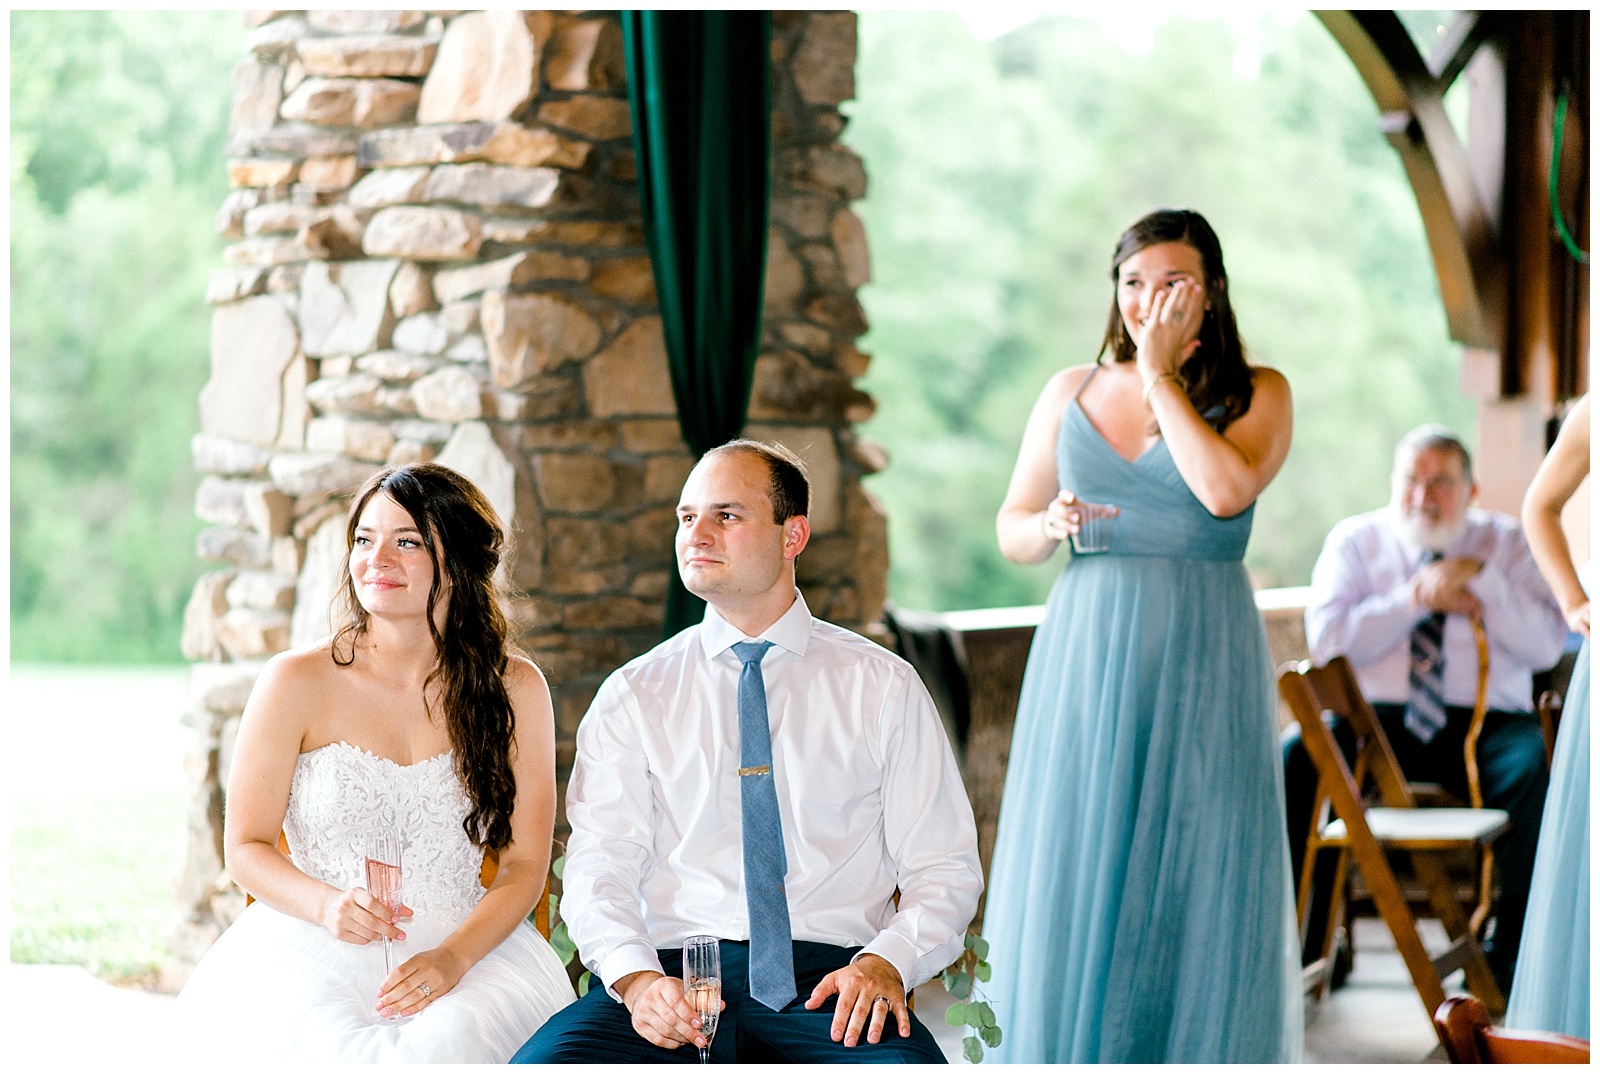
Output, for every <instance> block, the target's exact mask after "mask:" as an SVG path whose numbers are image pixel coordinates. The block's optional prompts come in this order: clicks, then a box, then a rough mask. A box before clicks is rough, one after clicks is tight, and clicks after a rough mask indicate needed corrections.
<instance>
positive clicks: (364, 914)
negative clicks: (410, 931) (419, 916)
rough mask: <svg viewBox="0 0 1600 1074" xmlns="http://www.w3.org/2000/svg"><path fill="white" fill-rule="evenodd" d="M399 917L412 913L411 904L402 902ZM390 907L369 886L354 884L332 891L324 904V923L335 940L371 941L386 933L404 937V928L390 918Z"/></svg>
mask: <svg viewBox="0 0 1600 1074" xmlns="http://www.w3.org/2000/svg"><path fill="white" fill-rule="evenodd" d="M397 916H399V917H410V916H411V908H410V907H409V906H406V905H405V904H404V903H402V904H401V906H400V913H399V914H398V915H397ZM389 917H390V915H389V908H388V907H387V906H385V905H384V904H383V900H382V899H379V898H378V897H377V896H376V895H374V894H372V892H370V891H368V890H367V889H366V888H351V889H350V890H349V891H339V892H335V893H333V895H332V896H330V897H329V899H328V901H327V902H326V903H325V904H324V905H323V907H322V921H321V924H322V927H323V928H325V929H327V930H328V933H329V935H331V936H332V937H333V938H334V939H335V940H343V941H344V942H345V943H353V944H368V943H371V942H372V941H373V940H381V939H383V938H384V937H385V936H387V937H389V939H391V940H403V939H405V938H406V934H405V933H403V932H401V931H400V930H399V929H398V928H397V927H395V925H394V924H392V923H391V922H390V920H389Z"/></svg>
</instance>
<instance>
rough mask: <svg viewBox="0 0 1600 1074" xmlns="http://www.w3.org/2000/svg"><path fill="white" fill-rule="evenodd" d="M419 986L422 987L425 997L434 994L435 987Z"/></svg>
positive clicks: (423, 996)
mask: <svg viewBox="0 0 1600 1074" xmlns="http://www.w3.org/2000/svg"><path fill="white" fill-rule="evenodd" d="M417 987H418V988H420V989H422V998H423V999H427V998H428V997H429V996H431V995H433V989H431V988H429V987H428V986H427V985H425V984H424V985H418V986H417Z"/></svg>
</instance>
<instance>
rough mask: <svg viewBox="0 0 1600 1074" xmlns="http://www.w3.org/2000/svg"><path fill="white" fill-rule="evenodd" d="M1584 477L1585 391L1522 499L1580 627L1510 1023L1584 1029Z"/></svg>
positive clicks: (1553, 579)
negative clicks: (1578, 543)
mask: <svg viewBox="0 0 1600 1074" xmlns="http://www.w3.org/2000/svg"><path fill="white" fill-rule="evenodd" d="M1588 476H1589V397H1588V396H1584V397H1583V399H1581V400H1580V401H1579V402H1578V405H1577V406H1575V407H1573V408H1572V413H1570V414H1568V415H1567V420H1566V421H1565V422H1564V423H1563V424H1562V426H1561V435H1560V436H1558V437H1556V442H1555V446H1553V447H1552V448H1551V449H1550V454H1549V455H1547V456H1545V460H1544V463H1543V465H1541V466H1540V467H1539V472H1538V473H1537V474H1535V475H1534V477H1533V483H1532V484H1531V485H1529V486H1528V494H1527V496H1526V497H1525V498H1524V499H1523V501H1522V529H1523V532H1524V533H1526V534H1527V536H1528V548H1529V550H1530V551H1532V552H1533V558H1534V561H1535V562H1537V563H1538V564H1539V571H1540V573H1541V574H1543V575H1544V579H1545V581H1547V582H1549V583H1550V588H1551V590H1553V591H1554V592H1555V594H1556V599H1557V600H1559V601H1560V602H1561V612H1562V614H1563V615H1565V616H1566V618H1567V625H1568V626H1570V627H1571V628H1572V629H1573V630H1575V631H1577V632H1578V633H1579V634H1582V635H1583V639H1584V640H1583V648H1582V649H1581V650H1580V651H1579V652H1578V663H1577V666H1576V667H1574V668H1573V669H1572V682H1571V684H1570V685H1569V686H1568V687H1567V700H1566V704H1565V705H1563V706H1562V713H1563V715H1562V720H1561V729H1560V731H1559V732H1558V733H1557V735H1556V751H1555V756H1554V757H1553V758H1552V759H1551V763H1550V790H1549V792H1548V794H1547V796H1546V798H1545V801H1544V821H1543V823H1541V824H1540V825H1539V849H1538V852H1537V856H1536V857H1535V858H1534V861H1533V882H1532V885H1531V887H1530V890H1529V891H1528V912H1527V916H1526V917H1525V918H1524V924H1523V932H1522V947H1521V948H1520V949H1519V951H1518V952H1517V972H1516V976H1515V977H1514V978H1513V979H1512V984H1511V999H1510V1003H1509V1005H1508V1006H1507V1008H1506V1025H1507V1026H1509V1027H1511V1028H1512V1029H1542V1030H1546V1031H1550V1032H1555V1033H1567V1034H1570V1035H1571V1036H1574V1037H1583V1038H1585V1039H1587V1038H1588V1036H1589V595H1588V594H1587V593H1585V592H1584V590H1583V583H1582V582H1580V581H1579V580H1578V572H1577V570H1576V569H1575V568H1574V567H1573V565H1572V551H1571V549H1570V548H1568V547H1567V538H1566V535H1565V534H1564V533H1563V532H1562V529H1561V509H1562V508H1563V507H1565V506H1566V503H1567V501H1568V500H1570V499H1571V498H1572V495H1573V493H1575V492H1577V491H1578V486H1579V485H1581V484H1583V479H1584V478H1586V477H1588Z"/></svg>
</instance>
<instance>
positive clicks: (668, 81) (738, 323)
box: [622, 11, 772, 637]
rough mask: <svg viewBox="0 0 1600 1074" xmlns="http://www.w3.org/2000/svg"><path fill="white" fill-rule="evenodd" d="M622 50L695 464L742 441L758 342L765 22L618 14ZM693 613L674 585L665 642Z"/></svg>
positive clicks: (768, 167)
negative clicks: (731, 442) (726, 445)
mask: <svg viewBox="0 0 1600 1074" xmlns="http://www.w3.org/2000/svg"><path fill="white" fill-rule="evenodd" d="M622 45H623V51H624V56H625V59H626V63H627V68H628V104H629V105H630V106H631V108H632V111H633V149H634V155H635V156H636V158H637V161H638V165H637V166H638V174H639V205H640V211H641V215H642V216H643V219H644V233H645V241H646V243H647V244H648V246H649V248H650V262H651V265H652V266H653V268H654V271H655V282H656V294H657V296H658V298H659V300H660V304H661V324H662V329H663V332H664V334H665V336H666V344H667V363H668V365H669V366H670V368H671V372H672V394H673V396H674V397H675V398H676V400H677V404H678V424H679V426H680V427H681V428H682V430H683V440H684V443H685V444H687V445H688V446H689V450H690V451H692V452H694V454H695V455H697V456H698V455H702V454H704V453H705V452H707V451H709V450H710V449H712V448H714V447H716V446H717V445H718V444H722V443H725V442H726V441H728V440H731V439H733V438H734V437H736V436H738V435H739V432H740V430H742V429H743V428H744V419H745V412H746V410H747V409H748V407H749V403H750V380H751V376H752V374H753V372H754V370H755V363H756V351H757V349H758V348H759V346H760V342H761V305H762V297H763V294H764V291H765V275H766V264H767V210H768V204H769V201H770V193H769V192H770V190H771V186H772V183H771V179H772V156H771V149H772V128H771V115H772V75H771V69H770V66H769V57H770V55H771V51H772V14H771V12H768V11H624V12H622ZM704 610H705V604H704V602H703V601H701V600H700V599H699V598H698V597H695V596H694V595H692V594H691V593H689V592H688V591H687V590H685V589H684V588H683V583H682V582H681V581H680V580H679V578H678V572H677V571H676V570H674V571H672V574H671V583H670V588H669V590H668V593H667V618H666V635H667V636H668V637H670V636H671V635H673V634H675V633H677V632H678V631H680V630H682V629H683V628H684V627H687V626H691V625H693V624H694V623H697V622H699V621H700V618H701V616H702V615H703V614H704Z"/></svg>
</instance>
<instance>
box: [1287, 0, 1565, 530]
mask: <svg viewBox="0 0 1600 1074" xmlns="http://www.w3.org/2000/svg"><path fill="white" fill-rule="evenodd" d="M1316 14H1317V18H1318V19H1319V20H1321V22H1322V24H1323V26H1324V27H1326V28H1327V30H1328V32H1329V33H1330V34H1331V35H1332V36H1333V38H1334V40H1335V41H1337V42H1338V43H1339V45H1340V46H1341V47H1342V48H1343V49H1344V51H1345V53H1346V54H1347V55H1348V56H1349V57H1350V59H1351V62H1352V63H1354V64H1355V67H1356V71H1357V72H1358V73H1359V74H1360V76H1361V78H1362V80H1363V81H1364V82H1365V83H1366V86H1367V89H1368V91H1369V92H1370V93H1371V94H1372V97H1373V100H1374V101H1375V102H1376V103H1377V105H1378V110H1379V124H1380V126H1381V129H1382V131H1383V134H1384V136H1385V137H1386V138H1387V139H1388V141H1389V143H1390V144H1391V145H1392V146H1394V148H1395V150H1396V152H1398V153H1399V154H1400V159H1401V162H1402V164H1403V165H1404V167H1405V170H1406V175H1407V177H1408V178H1409V179H1410V181H1411V186H1412V190H1413V192H1414V193H1415V195H1416V198H1417V206H1418V208H1419V210H1420V211H1421V215H1422V222H1423V226H1424V228H1425V229H1426V232H1427V236H1428V245H1429V248H1430V250H1431V252H1432V256H1433V263H1434V269H1435V271H1436V272H1437V274H1438V277H1439V291H1440V295H1441V297H1442V299H1443V301H1444V306H1445V313H1446V317H1447V320H1448V323H1449V330H1450V335H1451V338H1453V339H1455V340H1456V341H1457V342H1459V343H1461V344H1462V346H1463V348H1464V350H1463V355H1462V371H1461V373H1462V375H1461V389H1462V391H1463V392H1465V393H1466V394H1467V395H1469V396H1472V397H1474V398H1476V399H1477V400H1478V404H1479V422H1478V444H1479V445H1480V451H1479V453H1480V459H1481V461H1480V464H1479V467H1478V469H1479V483H1480V486H1481V493H1480V499H1481V500H1482V502H1483V503H1484V504H1485V505H1486V506H1491V507H1495V508H1497V509H1500V510H1506V511H1511V512H1513V513H1515V512H1516V510H1517V508H1518V506H1519V505H1520V503H1521V499H1522V493H1523V491H1524V490H1525V489H1526V488H1527V484H1528V480H1529V479H1530V478H1531V477H1532V475H1533V471H1534V470H1535V469H1536V468H1537V467H1538V464H1539V460H1540V459H1541V458H1542V457H1543V454H1544V451H1545V449H1546V448H1547V447H1548V444H1549V441H1550V439H1551V438H1552V437H1553V429H1554V426H1553V423H1554V421H1555V420H1557V419H1559V417H1560V416H1561V413H1562V412H1563V410H1564V404H1565V403H1566V402H1567V401H1569V400H1570V399H1572V398H1573V397H1575V396H1577V395H1580V394H1582V393H1583V392H1584V391H1586V390H1587V388H1588V365H1589V362H1588V350H1589V297H1588V296H1589V270H1588V266H1587V265H1586V264H1581V263H1579V261H1578V260H1576V259H1575V258H1574V257H1573V256H1572V255H1571V254H1570V253H1569V252H1568V249H1567V247H1566V245H1565V244H1564V243H1563V241H1562V239H1561V238H1560V236H1559V234H1558V232H1557V230H1556V227H1555V224H1554V221H1553V217H1552V215H1551V205H1550V194H1549V173H1550V162H1551V157H1552V155H1553V150H1554V142H1555V139H1554V124H1555V115H1556V103H1557V100H1558V98H1559V97H1560V96H1561V95H1562V94H1563V93H1565V96H1566V98H1567V100H1568V106H1567V111H1566V116H1565V123H1564V126H1563V131H1562V134H1563V138H1562V142H1563V144H1562V147H1561V159H1560V161H1559V171H1558V177H1559V182H1558V191H1559V204H1560V206H1561V207H1562V208H1563V210H1564V211H1565V213H1566V220H1567V226H1568V227H1569V228H1570V230H1571V234H1572V237H1573V239H1574V241H1575V242H1576V244H1577V245H1578V246H1579V247H1581V248H1582V249H1584V250H1587V249H1588V246H1589V166H1588V141H1589V13H1588V12H1587V11H1481V12H1480V11H1462V12H1458V13H1456V15H1455V17H1454V19H1453V20H1452V21H1451V22H1450V23H1449V24H1448V25H1447V26H1446V27H1445V28H1444V30H1443V32H1441V33H1440V35H1439V38H1438V40H1437V41H1436V42H1435V44H1434V46H1433V47H1432V48H1431V49H1430V50H1429V51H1428V53H1427V55H1426V56H1424V55H1423V53H1422V51H1421V50H1419V49H1418V47H1417V45H1416V43H1415V42H1414V41H1413V40H1412V37H1411V35H1410V33H1409V32H1407V30H1406V28H1405V26H1404V25H1403V24H1402V23H1401V21H1400V19H1399V17H1398V16H1397V15H1396V14H1395V13H1394V12H1393V11H1319V12H1317V13H1316ZM1463 76H1464V77H1466V79H1467V82H1468V94H1469V118H1468V123H1467V126H1468V131H1467V136H1466V138H1464V139H1463V138H1462V137H1461V136H1460V135H1459V134H1458V133H1457V131H1456V129H1455V127H1454V126H1452V124H1451V122H1450V119H1449V117H1448V116H1447V115H1446V113H1445V107H1444V96H1445V93H1446V92H1447V91H1448V90H1449V89H1450V88H1451V86H1452V85H1454V84H1455V82H1456V80H1457V79H1459V78H1461V77H1463ZM1490 448H1492V450H1489V449H1490Z"/></svg>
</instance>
